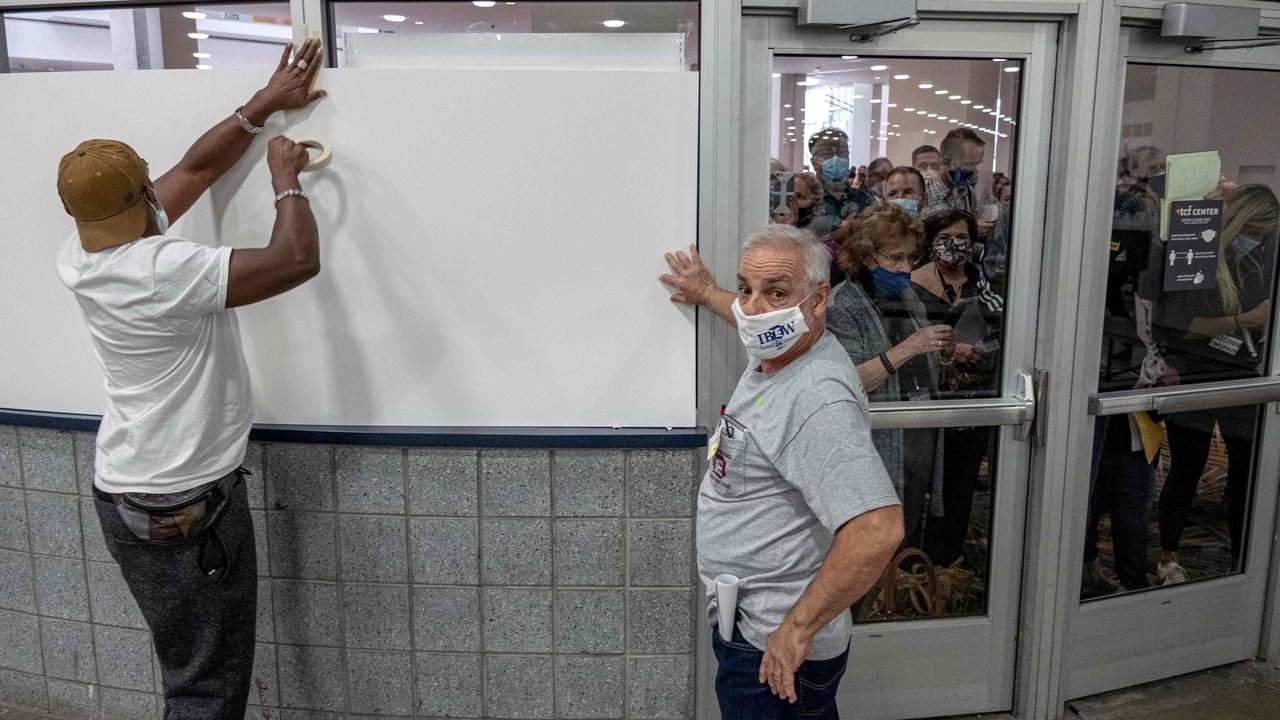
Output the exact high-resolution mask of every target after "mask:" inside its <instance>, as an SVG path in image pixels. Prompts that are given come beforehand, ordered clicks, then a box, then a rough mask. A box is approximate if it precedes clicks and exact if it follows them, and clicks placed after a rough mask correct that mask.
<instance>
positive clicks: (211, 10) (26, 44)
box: [3, 2, 293, 72]
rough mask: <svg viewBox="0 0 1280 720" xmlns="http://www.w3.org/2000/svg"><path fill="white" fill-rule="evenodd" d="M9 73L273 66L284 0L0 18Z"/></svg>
mask: <svg viewBox="0 0 1280 720" xmlns="http://www.w3.org/2000/svg"><path fill="white" fill-rule="evenodd" d="M3 17H4V36H5V41H6V46H7V48H8V55H9V71H10V72H52V71H66V70H157V69H170V70H174V69H192V68H195V69H200V70H208V69H214V68H220V69H227V68H264V67H265V68H274V67H275V66H276V63H277V62H279V61H280V52H281V49H282V48H283V46H284V44H285V43H287V42H289V41H290V39H291V38H292V36H293V27H292V20H291V19H290V14H289V3H287V2H277V3H252V4H220V5H164V6H150V7H147V6H143V7H128V8H96V9H91V10H76V9H72V8H65V9H64V8H57V9H48V10H41V11H34V12H9V13H4V16H3Z"/></svg>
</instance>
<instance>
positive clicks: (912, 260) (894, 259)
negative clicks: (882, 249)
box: [876, 253, 920, 265]
mask: <svg viewBox="0 0 1280 720" xmlns="http://www.w3.org/2000/svg"><path fill="white" fill-rule="evenodd" d="M876 257H878V258H882V259H883V260H884V261H885V262H887V263H889V264H890V265H901V264H902V263H909V264H911V265H915V264H916V263H918V262H920V256H919V255H907V254H904V253H894V254H892V255H885V254H883V253H876Z"/></svg>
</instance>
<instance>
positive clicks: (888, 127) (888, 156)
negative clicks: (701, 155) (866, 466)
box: [740, 17, 1056, 718]
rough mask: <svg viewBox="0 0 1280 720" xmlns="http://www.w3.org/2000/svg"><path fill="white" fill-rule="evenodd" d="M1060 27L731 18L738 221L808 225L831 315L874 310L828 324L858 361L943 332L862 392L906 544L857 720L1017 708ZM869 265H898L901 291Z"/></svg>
mask: <svg viewBox="0 0 1280 720" xmlns="http://www.w3.org/2000/svg"><path fill="white" fill-rule="evenodd" d="M1055 36H1056V28H1055V26H1053V25H1049V24H1036V23H1016V22H984V23H981V24H977V23H968V22H944V21H925V22H923V23H921V24H920V25H919V26H917V27H915V28H912V29H909V30H903V31H900V32H897V33H895V34H892V35H888V36H885V37H882V38H880V39H878V40H876V41H875V42H874V43H856V42H851V41H850V38H849V32H848V31H847V30H846V31H841V30H836V29H810V28H797V26H796V24H795V22H794V20H793V19H791V18H781V17H773V18H747V22H746V23H745V24H744V34H743V43H744V48H745V50H744V57H745V59H744V66H743V88H744V92H743V130H742V137H743V147H742V167H743V170H742V172H743V178H742V180H741V184H740V186H741V188H742V191H741V199H740V203H741V207H742V215H741V218H740V224H741V226H742V227H743V228H747V227H752V226H756V225H760V224H763V223H765V222H782V223H789V224H793V225H797V226H800V227H805V228H808V229H809V230H811V231H812V232H814V234H815V235H817V236H819V237H820V238H822V239H823V240H824V242H826V243H827V245H828V246H829V247H830V248H831V249H832V253H833V258H834V267H833V273H834V275H835V276H834V277H833V283H840V284H838V285H837V288H836V290H834V291H833V300H832V301H831V303H829V307H832V306H833V305H834V304H838V303H840V302H843V300H842V298H843V299H848V298H853V300H850V302H855V301H856V302H867V303H869V305H868V306H867V307H873V308H874V312H875V313H876V314H877V316H878V317H879V320H880V326H881V329H880V330H879V331H877V333H879V334H876V337H874V338H873V337H869V336H868V333H870V332H871V331H865V330H859V329H858V328H856V327H841V326H840V325H839V323H837V322H835V321H834V319H833V320H832V321H829V325H828V326H829V328H830V329H831V330H832V332H833V333H834V334H836V336H837V338H838V339H839V340H840V341H841V342H842V344H843V345H844V346H845V348H846V350H848V351H849V352H850V355H851V358H852V359H853V360H854V362H855V364H861V363H863V362H865V361H867V360H868V357H863V356H862V355H865V354H866V352H867V349H866V348H867V347H868V346H871V347H874V346H876V345H877V344H882V345H883V346H885V347H890V346H892V347H897V346H899V345H900V344H901V343H904V342H905V343H909V342H910V336H911V335H912V334H913V333H914V332H916V331H917V330H918V329H919V328H922V327H924V328H927V327H931V326H937V325H945V326H947V328H948V332H951V333H954V337H955V340H956V343H957V345H956V347H957V350H956V352H955V353H954V354H953V355H950V356H944V355H943V354H942V353H939V352H934V351H927V352H921V353H918V354H915V355H913V356H912V357H911V359H910V360H908V361H907V362H906V364H904V365H903V366H902V367H901V368H900V369H899V372H898V375H896V376H895V379H894V381H893V382H886V383H885V384H884V385H881V386H877V387H874V388H870V389H869V393H868V394H869V398H870V399H871V401H872V421H873V426H874V428H875V433H874V435H875V440H876V444H877V449H878V450H880V453H881V455H882V457H883V458H884V460H885V462H886V466H887V467H888V468H889V471H890V474H891V476H894V478H895V481H896V482H898V484H899V487H900V494H901V495H902V497H903V501H904V512H905V517H906V524H907V533H908V537H907V540H906V541H905V542H904V544H903V548H902V549H903V550H905V551H907V552H906V553H904V554H902V555H901V556H900V562H899V563H898V564H897V566H896V567H895V568H892V569H890V570H889V571H888V572H886V574H885V577H884V578H882V581H881V584H880V585H878V586H877V587H876V588H875V589H873V591H872V592H871V593H870V594H869V595H868V596H867V597H866V598H864V599H863V601H862V602H861V603H860V604H859V605H858V606H856V607H855V608H854V609H853V610H854V613H855V619H856V621H857V623H858V624H857V627H856V629H855V635H854V639H853V647H852V652H851V657H853V658H856V661H854V662H851V663H850V665H849V669H848V672H847V675H846V676H845V679H844V680H843V682H842V683H841V694H840V710H841V712H842V713H845V714H847V715H849V716H852V717H876V718H917V717H934V716H946V715H954V714H964V713H975V712H987V711H1003V710H1008V709H1010V708H1011V706H1012V703H1013V687H1014V673H1013V668H1014V659H1015V653H1014V650H1015V641H1016V628H1017V613H1018V598H1019V589H1020V577H1021V565H1022V554H1021V549H1022V545H1023V543H1022V540H1023V537H1022V536H1023V527H1024V519H1025V515H1024V513H1025V504H1026V489H1027V481H1028V466H1029V459H1030V456H1031V446H1032V443H1033V442H1034V440H1035V429H1034V427H1033V425H1034V418H1035V404H1036V403H1035V400H1036V398H1035V395H1036V384H1035V382H1034V380H1035V369H1034V367H1033V366H1032V361H1033V360H1032V359H1033V351H1034V338H1035V336H1036V333H1035V327H1034V326H1035V322H1036V316H1037V313H1036V310H1037V307H1036V303H1037V297H1038V292H1037V284H1038V278H1039V277H1040V257H1041V253H1040V247H1039V242H1040V239H1041V237H1042V235H1043V232H1042V228H1043V223H1044V216H1043V198H1044V195H1045V187H1046V181H1047V178H1046V174H1045V168H1046V166H1047V164H1048V132H1049V121H1050V115H1051V107H1050V106H1051V99H1052V88H1053V68H1054V51H1055V45H1054V39H1055ZM888 234H893V239H892V241H889V240H886V239H885V238H887V237H889V235H888ZM862 246H865V247H862ZM858 247H862V250H857V249H856V248H858ZM875 267H881V268H884V269H885V270H889V271H893V272H898V273H909V274H910V276H909V277H910V284H909V286H908V287H907V289H906V294H907V295H908V296H909V298H910V299H909V300H905V301H902V303H903V304H898V303H899V300H900V296H899V295H897V294H894V293H892V292H890V291H889V290H887V289H885V288H884V287H881V286H878V285H877V284H876V282H875V280H874V276H875V274H876V273H875V271H874V268H875ZM899 277H904V278H905V275H899ZM841 281H843V282H842V283H841ZM829 312H832V311H829ZM881 334H882V335H883V337H881V336H880V335H881ZM860 353H861V354H860Z"/></svg>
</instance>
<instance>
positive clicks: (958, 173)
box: [948, 168, 978, 187]
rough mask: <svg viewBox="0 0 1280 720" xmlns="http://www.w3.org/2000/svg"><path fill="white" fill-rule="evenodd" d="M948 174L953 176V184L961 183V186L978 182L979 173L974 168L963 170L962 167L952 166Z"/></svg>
mask: <svg viewBox="0 0 1280 720" xmlns="http://www.w3.org/2000/svg"><path fill="white" fill-rule="evenodd" d="M948 174H949V175H950V177H951V184H952V185H959V186H961V187H969V186H971V185H973V184H974V183H975V182H977V180H978V173H976V172H974V171H972V170H961V169H960V168H951V170H949V171H948Z"/></svg>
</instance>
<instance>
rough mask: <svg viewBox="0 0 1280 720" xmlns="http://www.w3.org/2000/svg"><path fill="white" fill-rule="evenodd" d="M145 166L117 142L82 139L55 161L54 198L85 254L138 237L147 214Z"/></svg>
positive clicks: (143, 227)
mask: <svg viewBox="0 0 1280 720" xmlns="http://www.w3.org/2000/svg"><path fill="white" fill-rule="evenodd" d="M150 184H151V179H150V178H149V177H148V176H147V163H146V162H145V161H143V159H142V158H140V157H138V153H136V152H134V151H133V148H131V147H129V146H128V145H126V144H124V143H122V142H120V141H119V140H85V141H84V142H82V143H80V145H79V146H77V147H76V149H75V150H72V151H71V152H69V153H67V154H66V155H63V156H62V160H61V162H59V163H58V197H60V198H62V207H63V208H65V209H66V211H67V214H68V215H70V216H71V217H73V218H75V219H76V228H77V229H79V231H80V244H81V246H83V247H84V249H85V250H87V251H89V252H97V251H99V250H106V249H108V248H113V247H116V246H118V245H125V244H127V243H131V242H133V241H134V240H137V239H138V238H140V237H142V233H143V231H144V230H145V229H146V227H147V218H148V217H149V216H150V214H151V208H150V206H149V205H148V204H147V203H146V202H144V200H145V198H146V194H145V192H144V190H143V188H144V187H146V186H147V185H150Z"/></svg>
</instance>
